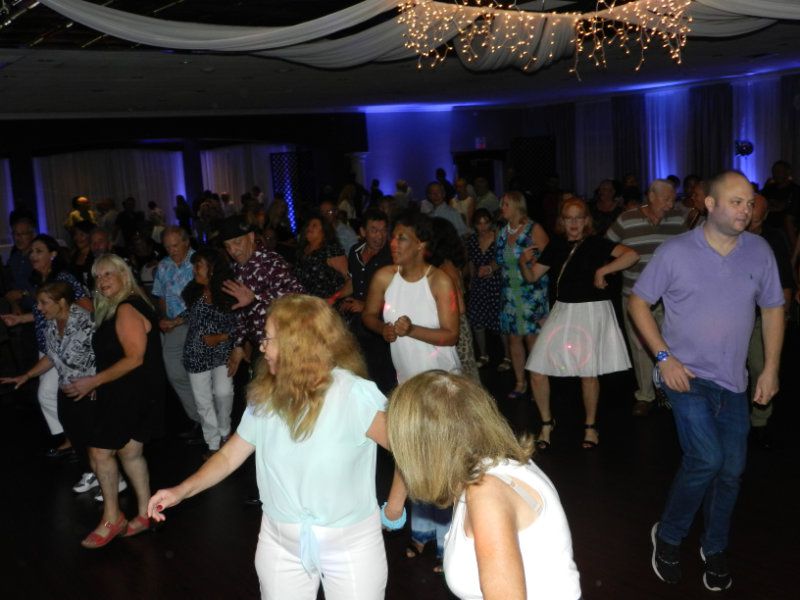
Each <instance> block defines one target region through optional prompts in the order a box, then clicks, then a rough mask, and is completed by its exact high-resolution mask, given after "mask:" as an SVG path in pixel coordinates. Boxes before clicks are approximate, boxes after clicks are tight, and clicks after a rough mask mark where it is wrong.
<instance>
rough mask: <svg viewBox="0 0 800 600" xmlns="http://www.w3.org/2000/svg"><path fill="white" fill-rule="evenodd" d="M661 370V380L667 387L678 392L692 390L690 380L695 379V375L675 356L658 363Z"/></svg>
mask: <svg viewBox="0 0 800 600" xmlns="http://www.w3.org/2000/svg"><path fill="white" fill-rule="evenodd" d="M658 368H659V369H660V370H661V378H662V379H663V380H664V383H665V384H666V386H667V387H668V388H669V389H671V390H675V391H676V392H688V391H689V389H690V387H691V386H690V384H689V380H690V379H694V373H692V372H691V371H690V370H689V369H687V368H686V367H685V366H683V363H682V362H681V361H679V360H678V359H677V358H675V357H674V356H672V355H670V356H668V357H667V359H666V360H662V361H661V362H660V363H658Z"/></svg>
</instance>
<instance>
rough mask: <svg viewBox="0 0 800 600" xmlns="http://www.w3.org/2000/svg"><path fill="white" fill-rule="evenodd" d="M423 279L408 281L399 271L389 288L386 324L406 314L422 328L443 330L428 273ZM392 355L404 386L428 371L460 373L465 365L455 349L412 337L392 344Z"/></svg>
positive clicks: (385, 297) (385, 314) (385, 295)
mask: <svg viewBox="0 0 800 600" xmlns="http://www.w3.org/2000/svg"><path fill="white" fill-rule="evenodd" d="M430 269H431V268H430V267H428V270H427V271H425V275H423V277H422V278H421V279H420V280H419V281H414V282H413V283H412V282H408V281H406V280H405V279H403V276H402V275H400V269H399V268H398V270H397V271H396V272H395V274H394V277H392V281H391V282H390V283H389V287H387V288H386V293H385V294H384V304H383V320H384V322H385V323H394V322H395V321H397V319H399V318H400V317H402V316H403V315H405V316H407V317H408V318H409V319H411V323H413V324H414V325H419V326H420V327H430V328H431V329H438V328H439V327H440V323H439V314H438V313H437V312H436V300H435V299H434V297H433V293H432V292H431V287H430V285H429V284H428V273H429V272H430ZM389 349H390V350H391V352H392V362H393V363H394V368H395V370H396V371H397V382H398V383H403V382H404V381H406V380H407V379H410V378H412V377H413V376H414V375H418V374H420V373H423V372H425V371H430V370H432V369H442V370H444V371H450V372H453V373H458V372H460V371H461V363H460V362H459V360H458V353H457V352H456V347H455V346H434V345H433V344H428V343H427V342H421V341H420V340H415V339H413V338H411V337H409V336H407V335H406V336H403V337H398V338H397V340H395V341H394V342H392V343H391V344H389Z"/></svg>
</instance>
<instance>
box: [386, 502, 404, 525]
mask: <svg viewBox="0 0 800 600" xmlns="http://www.w3.org/2000/svg"><path fill="white" fill-rule="evenodd" d="M386 504H387V503H386V502H384V503H383V505H381V525H383V526H384V527H386V529H389V530H390V531H396V530H398V529H402V528H403V526H404V525H405V524H406V509H405V507H403V514H402V515H400V518H399V519H397V520H396V521H390V520H389V519H387V518H386Z"/></svg>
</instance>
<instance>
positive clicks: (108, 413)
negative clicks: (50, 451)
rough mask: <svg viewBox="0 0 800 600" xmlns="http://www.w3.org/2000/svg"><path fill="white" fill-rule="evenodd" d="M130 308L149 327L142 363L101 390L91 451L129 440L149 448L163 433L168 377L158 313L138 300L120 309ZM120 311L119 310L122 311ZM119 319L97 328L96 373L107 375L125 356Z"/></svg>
mask: <svg viewBox="0 0 800 600" xmlns="http://www.w3.org/2000/svg"><path fill="white" fill-rule="evenodd" d="M122 304H130V305H131V306H132V307H133V308H135V309H136V310H137V311H139V312H140V313H141V314H142V315H144V316H145V318H147V320H148V321H150V331H149V332H148V334H147V347H146V349H145V353H144V361H143V363H142V364H141V365H140V366H138V367H136V368H135V369H134V370H133V371H131V372H129V373H127V374H126V375H123V376H122V377H120V378H119V379H115V380H114V381H111V382H109V383H107V384H105V385H101V386H100V387H99V388H97V405H96V409H95V422H94V428H93V429H94V431H93V432H92V435H91V439H90V440H87V442H88V445H89V446H93V447H95V448H110V449H119V448H122V447H123V446H124V445H125V444H127V443H128V441H129V440H131V439H134V440H136V441H138V442H147V441H149V440H150V439H151V438H152V437H158V436H160V435H162V433H163V410H164V394H165V390H166V385H167V382H166V374H165V372H164V362H163V359H162V357H161V336H160V330H159V328H158V317H157V316H156V313H155V311H154V310H153V309H152V308H151V307H150V306H149V305H148V304H147V303H146V302H145V301H144V300H142V298H140V297H139V296H135V295H132V296H130V297H128V299H126V300H123V302H121V303H120V306H121V305H122ZM118 310H119V309H118ZM116 322H117V315H116V314H115V315H114V317H113V318H111V319H106V320H105V321H103V322H102V323H101V324H100V326H99V327H98V328H97V330H96V331H95V334H94V339H93V340H92V346H93V348H94V353H95V356H96V361H97V372H98V373H99V372H100V371H104V370H105V369H107V368H109V367H110V366H111V365H113V364H114V363H116V362H117V361H118V360H120V359H121V358H122V357H123V356H125V351H124V350H123V348H122V344H121V343H120V341H119V338H118V337H117V330H116Z"/></svg>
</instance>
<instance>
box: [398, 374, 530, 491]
mask: <svg viewBox="0 0 800 600" xmlns="http://www.w3.org/2000/svg"><path fill="white" fill-rule="evenodd" d="M387 421H388V434H389V446H390V447H391V449H392V453H393V454H394V459H395V463H396V464H397V467H398V468H399V469H400V472H401V473H402V475H403V479H404V480H405V482H406V486H407V487H408V492H409V495H410V496H411V497H412V498H413V499H415V500H419V501H422V502H428V503H432V504H436V505H437V506H440V507H447V506H450V505H452V504H453V502H454V501H455V500H456V499H457V498H458V497H459V496H460V495H461V493H462V492H463V491H464V490H465V489H466V487H467V486H469V485H472V484H474V483H479V482H480V480H481V478H482V477H483V475H484V473H485V472H486V471H487V470H488V469H490V468H491V467H492V466H494V465H496V464H498V463H499V462H500V461H502V460H504V459H513V460H516V461H518V462H521V463H525V462H527V461H528V460H530V457H531V455H532V454H533V441H532V440H531V439H530V438H529V437H526V438H524V439H523V440H521V441H520V440H517V438H516V437H515V436H514V433H513V432H512V431H511V427H510V426H509V425H508V422H507V421H506V420H505V419H504V418H503V416H502V415H501V414H500V412H499V411H498V409H497V405H496V404H495V401H494V399H493V398H492V397H491V396H490V395H489V394H488V393H487V392H486V390H484V389H483V388H482V387H481V386H480V385H478V384H477V383H474V382H473V381H471V380H470V379H468V378H466V377H464V376H462V375H454V374H452V373H447V372H445V371H439V370H434V371H427V372H425V373H421V374H420V375H417V376H415V377H412V378H411V379H409V380H408V381H406V382H405V383H404V384H403V385H401V386H400V387H398V388H397V389H395V391H394V392H393V393H392V395H391V398H390V399H389V409H388V411H387Z"/></svg>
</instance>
